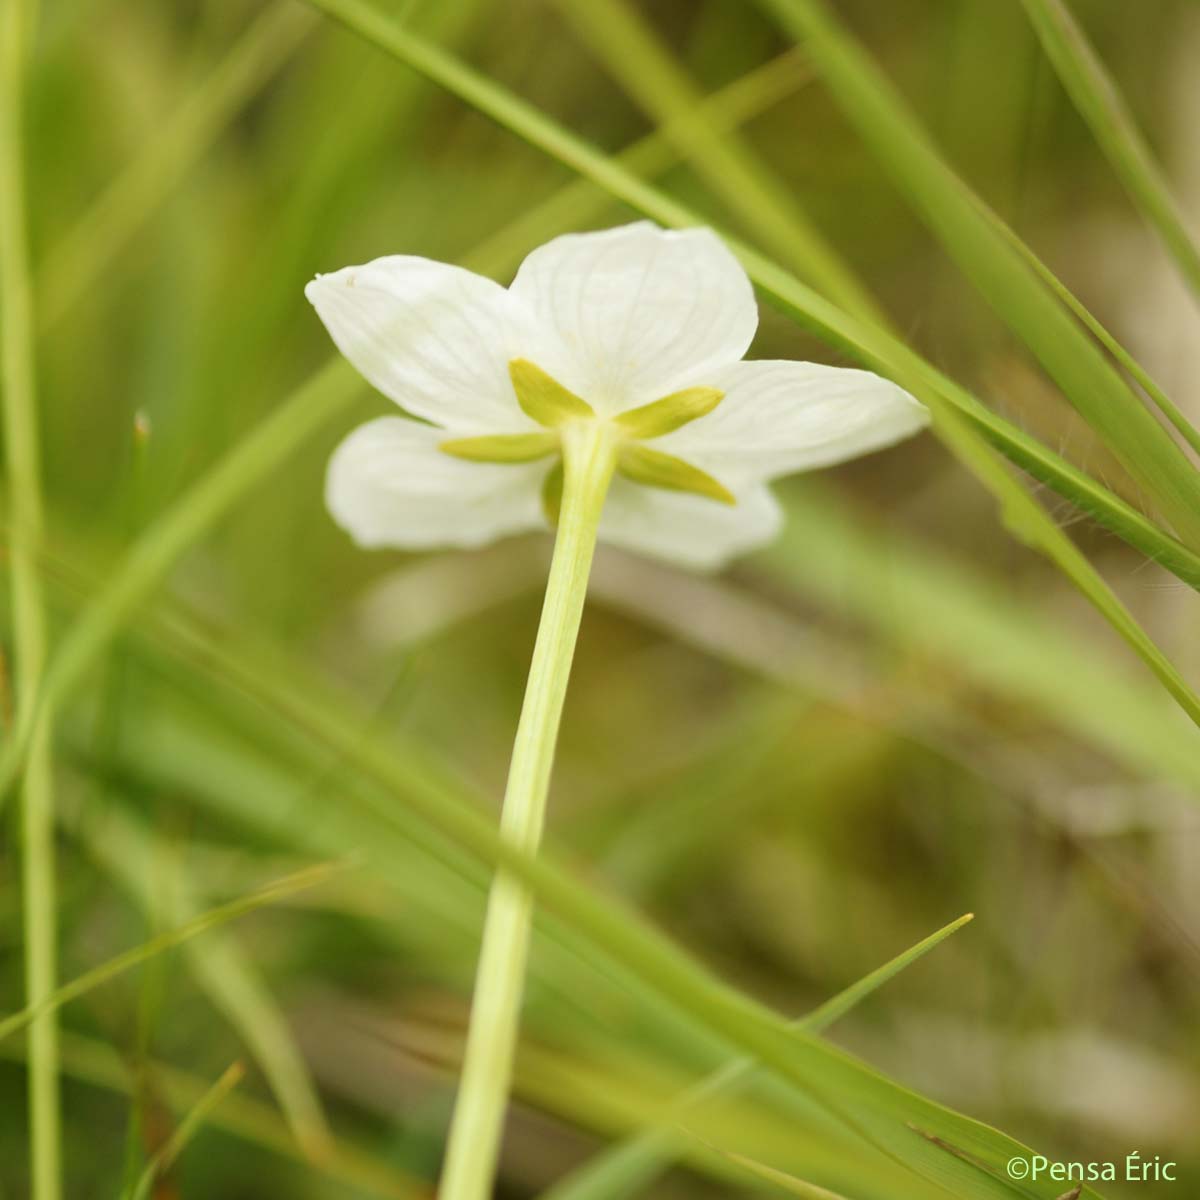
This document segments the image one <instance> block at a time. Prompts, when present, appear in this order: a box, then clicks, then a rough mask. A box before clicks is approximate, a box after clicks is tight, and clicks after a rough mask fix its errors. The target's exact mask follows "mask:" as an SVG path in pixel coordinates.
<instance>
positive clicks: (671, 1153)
mask: <svg viewBox="0 0 1200 1200" xmlns="http://www.w3.org/2000/svg"><path fill="white" fill-rule="evenodd" d="M973 915H974V914H972V913H967V914H966V915H965V916H962V917H959V918H958V920H956V921H951V922H950V924H949V925H946V926H944V927H943V928H941V929H939V930H937V931H936V932H935V933H932V934H930V935H929V937H927V938H924V939H922V940H921V941H919V942H917V943H916V944H915V945H914V946H910V947H909V948H908V949H907V950H905V951H904V952H903V953H902V954H898V955H897V956H896V957H895V958H893V959H891V960H889V961H888V962H886V963H884V964H883V966H881V967H877V968H876V969H875V970H874V971H872V972H871V973H870V974H869V975H865V976H863V978H862V979H860V980H858V981H857V982H856V983H853V984H851V985H850V986H849V987H848V988H845V989H844V990H842V991H840V992H838V994H837V995H836V996H832V997H830V998H829V999H828V1000H827V1001H825V1003H824V1004H822V1005H821V1006H820V1007H819V1008H816V1009H814V1010H813V1011H812V1012H811V1013H808V1014H807V1015H806V1016H804V1017H801V1018H800V1020H799V1021H797V1022H796V1023H795V1028H796V1029H802V1030H808V1031H809V1032H810V1033H820V1032H822V1031H823V1030H825V1029H828V1028H829V1026H830V1025H832V1024H833V1023H834V1022H835V1021H837V1020H840V1019H841V1018H842V1017H843V1016H845V1015H846V1013H848V1012H849V1011H850V1010H851V1009H853V1008H854V1007H855V1006H856V1005H858V1004H860V1003H862V1001H863V1000H865V999H866V998H867V997H868V996H870V995H871V994H872V993H873V992H875V991H877V990H878V989H879V988H880V987H882V986H883V985H884V984H885V983H887V982H888V981H889V980H891V979H893V978H895V976H897V975H898V974H899V973H900V972H901V971H903V970H904V969H905V968H906V967H909V966H911V965H912V964H913V963H915V962H916V961H917V960H918V959H920V958H923V957H924V956H925V955H926V954H928V953H929V951H930V950H932V949H933V948H934V947H935V946H938V945H940V944H941V943H942V942H943V941H945V940H946V938H948V937H949V936H950V935H951V934H952V933H957V932H958V930H960V929H961V928H962V927H963V926H964V925H966V924H967V923H968V922H969V921H971V920H972V919H973ZM757 1066H758V1064H757V1063H756V1062H755V1061H754V1060H753V1059H747V1058H741V1059H734V1060H732V1061H731V1062H729V1063H727V1064H726V1065H725V1066H724V1067H722V1068H721V1069H720V1070H718V1071H716V1072H714V1073H713V1074H712V1075H710V1076H709V1077H708V1078H707V1079H706V1080H704V1081H703V1082H702V1083H700V1084H698V1085H697V1086H696V1087H694V1088H691V1089H689V1090H688V1091H687V1092H686V1093H685V1094H684V1095H683V1096H681V1097H680V1099H679V1102H678V1105H677V1107H676V1108H675V1109H674V1111H673V1112H672V1114H671V1116H672V1121H673V1125H672V1126H662V1127H659V1128H655V1129H647V1130H645V1131H643V1132H642V1133H640V1134H638V1135H636V1136H634V1137H631V1138H627V1139H626V1140H625V1141H623V1142H620V1143H619V1144H618V1145H616V1146H613V1147H611V1148H610V1149H607V1150H604V1151H602V1152H601V1153H600V1154H598V1155H596V1156H595V1157H594V1158H592V1159H590V1160H588V1161H587V1162H586V1163H584V1164H583V1165H582V1166H580V1167H578V1168H576V1169H575V1170H574V1171H572V1172H571V1173H570V1175H568V1176H565V1177H564V1178H562V1179H560V1180H559V1181H558V1182H557V1183H555V1184H554V1185H553V1186H552V1187H551V1188H549V1189H548V1190H547V1191H545V1192H543V1193H542V1197H541V1200H616V1198H617V1197H621V1198H623V1200H628V1198H629V1197H630V1196H632V1195H634V1194H635V1193H636V1192H639V1191H641V1190H642V1189H644V1188H646V1187H649V1186H650V1184H651V1183H653V1181H654V1180H655V1179H656V1178H657V1177H658V1176H659V1175H660V1174H662V1172H663V1171H665V1170H667V1169H668V1168H669V1167H670V1166H671V1164H672V1162H673V1160H674V1159H675V1157H676V1153H677V1151H676V1147H677V1145H678V1137H679V1135H678V1132H677V1130H676V1128H675V1126H676V1125H678V1124H680V1123H682V1122H683V1121H685V1120H686V1118H687V1113H688V1111H689V1110H691V1109H693V1108H694V1107H696V1106H697V1105H700V1104H702V1103H703V1102H704V1101H706V1100H709V1099H713V1098H715V1097H716V1096H718V1095H720V1094H721V1093H723V1092H725V1091H726V1090H728V1089H730V1088H732V1087H734V1086H736V1085H737V1084H738V1083H740V1082H742V1081H743V1080H744V1079H745V1078H746V1076H748V1075H749V1074H750V1073H751V1072H753V1071H754V1070H755V1068H756V1067H757Z"/></svg>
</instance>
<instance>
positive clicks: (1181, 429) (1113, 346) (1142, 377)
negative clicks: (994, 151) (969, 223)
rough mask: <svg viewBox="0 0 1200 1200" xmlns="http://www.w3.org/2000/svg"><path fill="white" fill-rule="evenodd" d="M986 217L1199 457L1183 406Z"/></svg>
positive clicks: (1195, 432)
mask: <svg viewBox="0 0 1200 1200" xmlns="http://www.w3.org/2000/svg"><path fill="white" fill-rule="evenodd" d="M981 211H982V212H983V214H984V216H986V217H987V218H988V219H989V220H990V221H992V222H993V223H994V224H995V226H996V229H997V231H998V232H1000V233H1002V234H1003V235H1004V236H1005V237H1006V238H1008V240H1009V242H1010V243H1011V244H1012V247H1013V249H1014V250H1016V251H1017V253H1018V254H1020V255H1022V256H1023V257H1024V259H1025V261H1026V262H1027V263H1028V264H1029V265H1030V267H1032V268H1033V270H1035V271H1036V272H1037V273H1038V275H1040V276H1041V278H1042V279H1043V281H1044V282H1045V284H1046V286H1047V287H1048V288H1050V289H1051V290H1052V291H1053V292H1054V294H1055V295H1056V296H1057V297H1058V298H1059V300H1061V301H1062V302H1063V304H1064V305H1065V306H1066V307H1067V308H1068V309H1070V310H1071V312H1073V313H1074V314H1075V316H1076V317H1077V318H1078V319H1079V321H1080V322H1081V323H1082V324H1083V326H1084V327H1085V328H1086V329H1087V330H1088V332H1089V333H1090V334H1091V335H1092V336H1093V337H1094V338H1095V339H1096V341H1098V342H1099V343H1100V344H1101V345H1102V346H1103V347H1104V348H1105V350H1107V351H1108V352H1109V354H1111V355H1112V356H1113V358H1114V359H1115V360H1116V361H1117V362H1118V363H1119V364H1120V365H1121V366H1122V367H1123V368H1124V369H1125V371H1126V372H1127V373H1128V374H1129V376H1130V378H1131V379H1133V381H1134V382H1135V383H1136V384H1137V385H1138V387H1140V388H1141V389H1142V391H1143V392H1145V393H1146V395H1147V396H1149V397H1150V399H1151V400H1153V401H1154V403H1155V404H1156V405H1157V406H1158V410H1159V412H1161V413H1162V415H1163V416H1164V417H1166V418H1167V420H1168V421H1170V422H1171V424H1172V425H1174V426H1175V428H1176V430H1177V431H1178V433H1179V436H1180V437H1182V438H1183V439H1184V441H1185V442H1187V444H1188V445H1189V446H1191V448H1192V449H1193V450H1195V451H1196V453H1197V454H1200V429H1197V428H1196V427H1195V425H1193V424H1192V423H1191V421H1189V420H1188V418H1187V417H1186V416H1185V415H1184V413H1183V411H1182V410H1181V409H1180V408H1179V406H1178V405H1177V404H1176V403H1175V402H1174V401H1173V400H1172V399H1171V398H1170V396H1168V395H1167V394H1166V392H1164V391H1163V390H1162V388H1161V387H1159V385H1158V384H1157V383H1156V382H1155V380H1154V378H1153V377H1152V376H1151V375H1150V373H1149V372H1148V371H1147V370H1146V368H1145V367H1143V366H1142V364H1141V363H1140V362H1138V360H1137V359H1136V358H1134V357H1133V355H1132V354H1130V353H1129V351H1128V350H1126V349H1125V347H1124V346H1122V345H1121V343H1120V342H1118V341H1117V339H1116V338H1115V337H1113V335H1112V334H1111V333H1109V331H1108V330H1107V329H1106V328H1105V327H1104V325H1103V324H1101V322H1100V320H1099V319H1098V318H1097V317H1096V316H1095V315H1094V314H1093V313H1092V312H1091V310H1090V309H1088V308H1087V307H1086V306H1085V305H1084V303H1083V301H1081V300H1080V299H1079V298H1078V297H1077V296H1076V295H1075V293H1074V292H1072V291H1071V290H1070V288H1068V287H1067V285H1066V284H1065V283H1063V281H1062V280H1061V279H1059V277H1058V276H1057V275H1055V273H1054V272H1053V271H1052V270H1051V269H1050V268H1049V267H1048V266H1047V265H1046V264H1045V263H1044V262H1042V260H1041V259H1040V258H1038V256H1037V255H1036V254H1034V252H1033V251H1032V250H1031V249H1030V248H1029V247H1028V246H1027V245H1026V244H1025V243H1024V242H1023V241H1021V239H1020V238H1019V237H1017V235H1016V232H1015V231H1014V230H1013V229H1012V228H1011V227H1010V226H1009V225H1007V224H1006V223H1005V222H1004V221H1003V220H1002V219H1001V218H1000V216H999V215H998V214H997V213H994V212H992V210H991V209H988V208H982V209H981Z"/></svg>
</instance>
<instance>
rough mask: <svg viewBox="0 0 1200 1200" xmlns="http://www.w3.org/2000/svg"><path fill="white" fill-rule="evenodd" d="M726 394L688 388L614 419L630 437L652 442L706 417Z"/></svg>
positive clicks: (704, 388) (706, 389)
mask: <svg viewBox="0 0 1200 1200" xmlns="http://www.w3.org/2000/svg"><path fill="white" fill-rule="evenodd" d="M724 396H725V393H724V392H722V391H721V390H720V389H719V388H714V387H690V388H684V389H683V391H681V392H672V393H671V395H669V396H664V397H663V398H662V399H661V400H654V401H652V402H651V403H650V404H643V405H642V407H641V408H631V409H629V410H628V411H627V412H623V413H620V414H618V415H617V416H616V417H615V418H614V422H615V424H617V425H619V426H620V427H621V428H622V429H623V430H624V431H625V432H626V433H627V434H629V435H630V437H635V438H654V437H662V435H663V434H664V433H673V432H674V431H675V430H676V429H679V428H681V427H682V426H684V425H687V424H689V423H690V422H692V421H694V420H696V418H697V417H704V416H707V415H708V414H709V413H710V412H712V410H713V409H714V408H716V407H717V405H718V404H720V403H721V401H722V399H724Z"/></svg>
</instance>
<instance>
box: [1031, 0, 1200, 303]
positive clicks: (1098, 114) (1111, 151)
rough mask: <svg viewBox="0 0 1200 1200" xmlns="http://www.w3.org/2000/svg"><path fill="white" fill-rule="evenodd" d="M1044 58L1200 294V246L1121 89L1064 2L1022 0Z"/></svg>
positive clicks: (1134, 197)
mask: <svg viewBox="0 0 1200 1200" xmlns="http://www.w3.org/2000/svg"><path fill="white" fill-rule="evenodd" d="M1022 2H1023V3H1024V5H1025V11H1026V13H1028V15H1029V21H1030V23H1031V24H1032V25H1033V28H1034V30H1035V31H1036V32H1037V35H1038V39H1039V40H1040V41H1041V43H1042V49H1043V50H1044V51H1045V52H1046V57H1047V58H1048V59H1049V60H1050V62H1051V63H1052V64H1053V66H1054V70H1055V72H1056V73H1057V74H1058V78H1059V80H1060V82H1061V83H1062V85H1063V87H1064V88H1065V89H1066V92H1067V95H1068V96H1070V97H1071V100H1072V102H1073V103H1074V105H1075V107H1076V109H1077V110H1078V111H1079V115H1080V116H1081V117H1082V118H1083V119H1084V120H1085V121H1086V122H1087V124H1088V127H1089V128H1090V129H1091V131H1092V136H1093V137H1095V139H1096V141H1097V143H1098V144H1099V146H1100V149H1101V150H1102V151H1103V152H1104V155H1105V157H1107V159H1108V161H1109V163H1110V164H1111V165H1112V168H1113V170H1114V171H1115V172H1116V173H1117V175H1118V176H1119V177H1120V180H1121V182H1122V184H1124V186H1125V190H1126V191H1127V192H1128V193H1129V195H1130V196H1131V197H1132V198H1133V202H1134V203H1135V204H1136V205H1137V206H1138V208H1140V209H1141V211H1142V214H1143V216H1145V218H1146V220H1148V221H1149V222H1150V224H1151V225H1153V226H1154V228H1155V229H1156V230H1158V234H1159V236H1160V237H1161V238H1162V240H1163V242H1164V243H1165V244H1166V247H1167V249H1168V250H1169V251H1170V253H1171V257H1172V258H1174V260H1175V263H1176V265H1177V266H1178V268H1179V271H1180V274H1182V275H1183V277H1184V279H1186V280H1187V283H1188V286H1189V287H1190V288H1191V289H1192V291H1193V292H1194V293H1195V294H1196V296H1197V297H1198V298H1200V246H1197V244H1196V240H1195V238H1194V237H1193V235H1192V233H1191V232H1190V231H1189V229H1188V226H1187V222H1186V221H1185V219H1184V217H1183V214H1182V212H1181V211H1180V209H1179V206H1178V205H1177V204H1176V203H1175V200H1174V198H1173V197H1172V195H1171V190H1170V188H1169V187H1168V186H1167V181H1166V179H1165V178H1164V176H1163V173H1162V170H1161V169H1160V167H1159V165H1158V163H1157V162H1156V161H1155V159H1154V155H1153V154H1152V153H1151V151H1150V147H1149V146H1148V145H1147V144H1146V140H1145V138H1144V137H1142V134H1141V131H1140V130H1139V129H1138V127H1137V123H1136V122H1135V121H1134V119H1133V114H1132V113H1131V112H1130V111H1129V108H1128V106H1127V105H1126V103H1125V100H1124V98H1123V97H1122V95H1121V91H1120V89H1119V88H1118V87H1117V85H1116V83H1115V82H1114V80H1113V78H1112V76H1111V75H1110V74H1109V73H1108V71H1107V70H1106V68H1105V66H1104V64H1103V63H1102V62H1101V61H1100V58H1099V56H1098V55H1097V54H1096V51H1095V49H1094V48H1093V47H1092V45H1091V43H1090V42H1089V41H1088V38H1087V34H1086V33H1084V31H1083V29H1082V28H1081V27H1080V25H1079V23H1078V22H1077V21H1076V20H1075V18H1074V16H1073V15H1072V14H1071V10H1070V8H1069V7H1068V6H1067V5H1066V4H1065V3H1064V0H1022Z"/></svg>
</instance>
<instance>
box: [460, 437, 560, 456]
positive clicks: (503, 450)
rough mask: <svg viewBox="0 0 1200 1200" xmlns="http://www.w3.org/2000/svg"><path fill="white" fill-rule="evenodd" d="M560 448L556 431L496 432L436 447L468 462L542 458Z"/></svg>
mask: <svg viewBox="0 0 1200 1200" xmlns="http://www.w3.org/2000/svg"><path fill="white" fill-rule="evenodd" d="M558 448H559V441H558V434H556V433H499V434H495V435H494V436H492V437H469V438H451V439H450V440H449V441H446V442H442V443H441V444H440V445H439V446H438V449H439V450H441V451H442V453H443V454H452V455H453V456H454V457H455V458H465V459H468V460H469V461H471V462H488V463H523V462H533V461H534V460H535V459H539V458H545V457H546V455H547V454H554V453H555V452H556V451H557V450H558Z"/></svg>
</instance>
